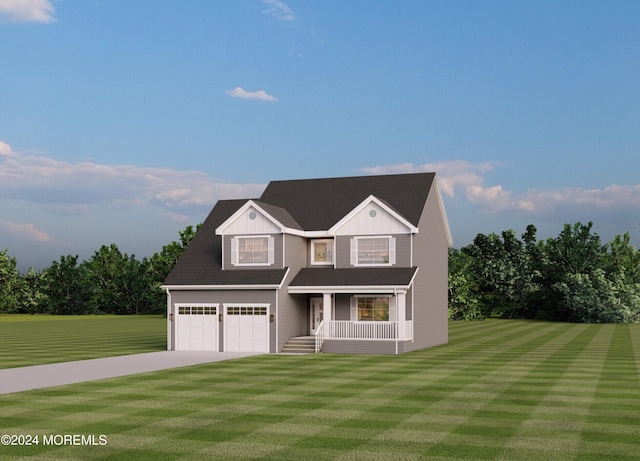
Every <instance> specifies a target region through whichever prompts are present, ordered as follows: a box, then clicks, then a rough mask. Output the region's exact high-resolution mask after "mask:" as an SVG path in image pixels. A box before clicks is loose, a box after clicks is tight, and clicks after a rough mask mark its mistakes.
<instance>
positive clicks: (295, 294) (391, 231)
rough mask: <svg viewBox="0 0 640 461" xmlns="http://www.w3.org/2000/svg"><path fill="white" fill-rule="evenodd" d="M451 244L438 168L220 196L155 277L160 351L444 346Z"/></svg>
mask: <svg viewBox="0 0 640 461" xmlns="http://www.w3.org/2000/svg"><path fill="white" fill-rule="evenodd" d="M450 246H451V234H450V231H449V226H448V223H447V218H446V215H445V210H444V206H443V202H442V197H441V194H440V190H439V188H438V181H437V178H436V174H435V173H418V174H397V175H381V176H357V177H343V178H326V179H306V180H290V181H273V182H271V183H269V185H268V186H267V187H266V189H265V191H264V193H263V194H262V196H261V197H260V198H258V199H242V200H220V201H219V202H218V203H217V204H216V205H215V207H214V208H213V210H212V211H211V213H210V214H209V216H208V217H207V219H206V220H205V221H204V223H203V225H202V226H201V227H200V229H199V230H198V232H197V234H196V236H195V237H194V239H193V240H192V241H191V243H190V244H189V246H188V247H187V249H186V250H185V252H184V254H183V256H182V257H181V258H180V260H179V261H178V263H177V264H176V266H175V267H174V269H173V271H172V272H171V273H170V274H169V276H168V277H167V279H166V281H165V283H164V285H163V288H164V289H165V290H166V293H167V309H168V316H167V323H168V349H170V350H213V351H247V352H248V351H256V352H265V353H280V352H282V351H283V350H285V345H286V344H287V343H288V342H289V341H290V340H291V341H294V339H293V338H297V337H311V340H312V342H313V344H314V350H316V351H323V352H334V353H336V352H337V353H372V354H398V353H403V352H407V351H411V350H416V349H422V348H426V347H431V346H436V345H439V344H444V343H446V342H447V341H448V330H447V280H448V278H447V277H448V274H447V271H448V268H447V261H448V248H449V247H450Z"/></svg>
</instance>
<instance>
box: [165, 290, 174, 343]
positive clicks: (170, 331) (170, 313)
mask: <svg viewBox="0 0 640 461" xmlns="http://www.w3.org/2000/svg"><path fill="white" fill-rule="evenodd" d="M165 291H166V292H167V350H168V351H171V350H173V349H171V346H172V341H173V336H174V335H173V325H172V323H173V319H174V318H175V315H173V306H172V303H171V291H170V290H169V289H168V288H167V289H166V290H165Z"/></svg>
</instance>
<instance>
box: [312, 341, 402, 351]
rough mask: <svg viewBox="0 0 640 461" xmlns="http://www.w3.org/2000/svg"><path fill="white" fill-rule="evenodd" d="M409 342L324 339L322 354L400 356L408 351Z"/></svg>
mask: <svg viewBox="0 0 640 461" xmlns="http://www.w3.org/2000/svg"><path fill="white" fill-rule="evenodd" d="M408 344H410V342H409V341H398V342H397V343H396V341H353V340H342V339H326V340H325V341H324V345H323V346H322V352H325V353H331V354H396V351H397V353H398V354H401V353H402V352H406V351H408V350H409V349H406V346H407V345H408Z"/></svg>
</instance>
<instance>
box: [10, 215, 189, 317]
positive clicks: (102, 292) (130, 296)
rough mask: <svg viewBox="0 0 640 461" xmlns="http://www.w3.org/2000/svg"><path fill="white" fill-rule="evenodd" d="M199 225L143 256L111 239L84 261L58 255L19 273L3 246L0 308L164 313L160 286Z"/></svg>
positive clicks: (69, 312) (72, 312)
mask: <svg viewBox="0 0 640 461" xmlns="http://www.w3.org/2000/svg"><path fill="white" fill-rule="evenodd" d="M199 227H200V226H199V225H198V226H196V228H195V229H194V227H193V226H187V227H186V228H185V229H184V230H182V231H180V232H179V235H180V241H179V242H176V241H174V242H171V243H170V244H168V245H165V246H163V247H162V251H160V252H157V253H154V254H153V256H151V257H149V258H143V259H142V260H138V259H136V257H135V255H128V254H127V253H122V252H121V251H120V250H119V249H118V246H117V245H116V244H111V245H103V246H102V247H101V248H100V249H99V250H97V251H96V252H95V253H94V254H93V256H91V258H89V259H88V260H86V261H82V262H79V261H78V256H77V255H76V256H72V255H66V256H61V257H60V260H59V261H53V262H52V263H51V265H50V266H49V267H47V268H46V269H43V270H42V271H40V272H37V271H35V270H34V269H33V268H30V269H29V270H28V271H27V272H26V273H25V274H24V275H23V274H21V273H20V272H19V271H18V270H17V268H16V267H17V262H16V259H15V258H12V257H10V256H9V254H8V250H0V313H24V314H36V313H46V314H60V315H65V314H66V315H76V314H159V313H164V312H165V311H166V295H165V293H164V292H163V290H162V289H161V288H160V286H161V285H162V283H163V281H164V279H165V278H166V277H167V275H169V272H170V271H171V269H172V268H173V266H174V265H175V263H176V262H177V261H178V258H180V256H181V255H182V253H183V252H184V249H185V248H186V247H187V245H188V244H189V242H190V241H191V239H193V237H194V236H195V233H196V231H197V229H198V228H199Z"/></svg>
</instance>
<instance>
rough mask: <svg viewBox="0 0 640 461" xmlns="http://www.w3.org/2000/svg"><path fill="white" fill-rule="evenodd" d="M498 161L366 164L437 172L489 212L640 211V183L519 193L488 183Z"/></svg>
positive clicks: (451, 189) (376, 170)
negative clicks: (488, 174)
mask: <svg viewBox="0 0 640 461" xmlns="http://www.w3.org/2000/svg"><path fill="white" fill-rule="evenodd" d="M496 166H498V164H496V163H488V162H484V163H471V162H467V161H463V160H454V161H443V162H437V163H426V164H423V165H414V164H412V163H403V164H396V165H386V166H378V167H367V168H363V169H362V170H361V171H362V172H363V173H367V174H392V173H415V172H421V171H435V172H436V173H437V174H438V181H439V184H440V187H441V189H442V192H443V194H444V195H445V196H448V197H451V198H455V197H457V196H459V195H462V196H463V197H464V198H465V199H466V200H467V201H468V202H470V203H472V204H474V205H476V206H478V207H479V208H480V209H481V210H482V211H484V212H489V213H498V212H521V213H526V214H531V215H540V214H544V213H551V212H559V211H566V210H567V209H572V210H575V209H576V208H582V209H584V210H587V211H589V210H592V211H593V212H595V211H598V210H600V211H611V210H629V209H634V210H640V184H635V185H617V184H613V185H610V186H607V187H604V188H600V189H598V188H595V189H586V188H580V187H573V188H564V189H551V190H538V189H530V190H528V191H526V192H523V193H516V192H514V191H511V190H507V189H505V188H504V187H503V186H501V185H499V184H496V185H491V186H486V185H485V184H484V182H485V174H486V173H487V172H489V171H491V170H493V169H495V168H496Z"/></svg>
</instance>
